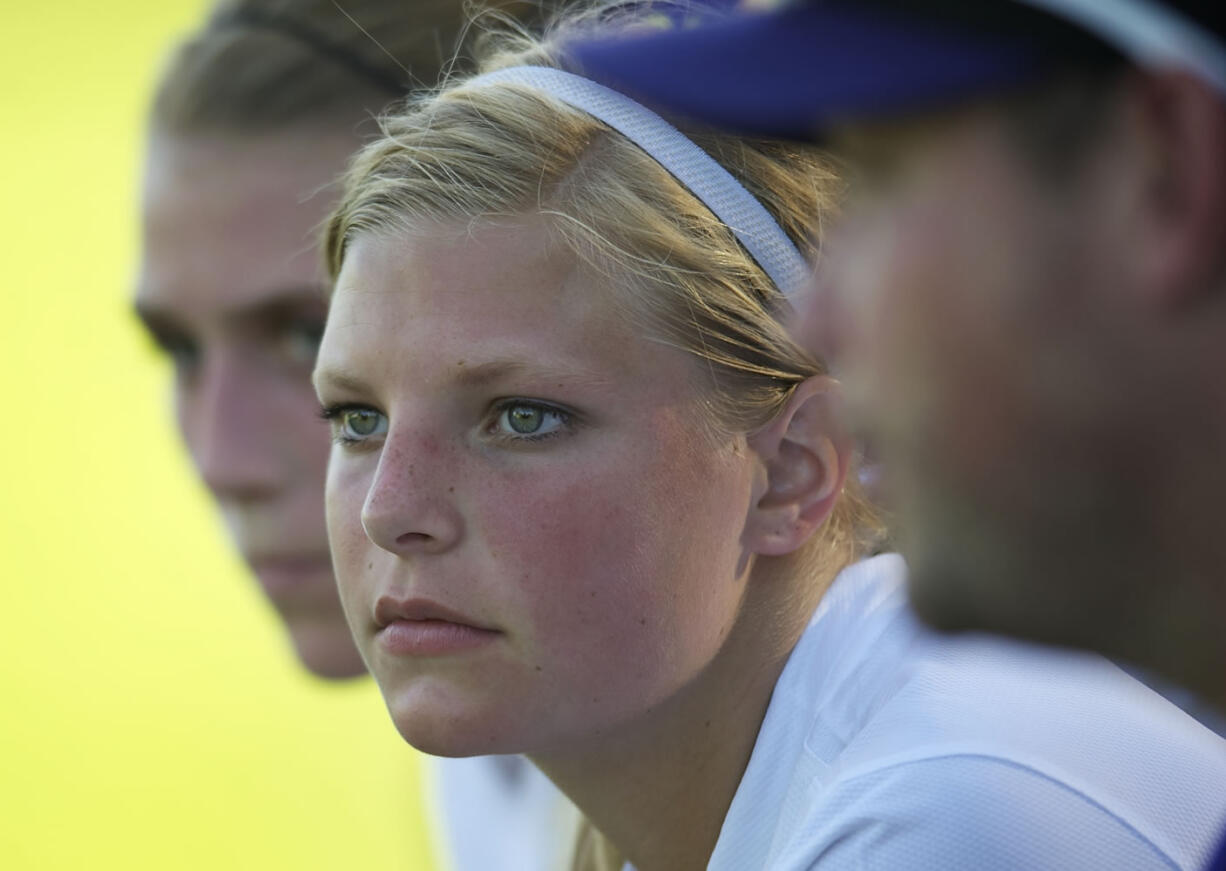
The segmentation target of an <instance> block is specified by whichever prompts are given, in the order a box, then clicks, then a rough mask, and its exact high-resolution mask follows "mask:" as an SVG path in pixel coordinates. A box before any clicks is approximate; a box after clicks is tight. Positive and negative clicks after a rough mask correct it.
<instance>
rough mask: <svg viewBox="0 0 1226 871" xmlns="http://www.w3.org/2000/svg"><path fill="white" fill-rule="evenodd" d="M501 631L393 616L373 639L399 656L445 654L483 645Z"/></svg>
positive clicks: (441, 621)
mask: <svg viewBox="0 0 1226 871" xmlns="http://www.w3.org/2000/svg"><path fill="white" fill-rule="evenodd" d="M501 634H502V633H500V632H496V631H494V630H492V629H479V628H477V627H476V626H469V625H467V624H465V623H453V622H451V621H448V620H433V619H428V620H406V619H395V620H392V621H391V622H390V623H388V624H387V625H386V626H384V627H383V628H382V629H379V630H378V631H377V632H376V633H375V639H376V641H377V642H378V643H379V644H380V645H382V646H383V648H384V649H386V650H387V651H388V652H389V653H393V654H397V655H400V656H446V655H448V654H454V653H463V652H465V651H469V650H474V649H476V648H478V647H482V646H484V645H486V644H488V643H490V642H491V641H493V640H494V639H496V638H497V637H498V636H499V635H501Z"/></svg>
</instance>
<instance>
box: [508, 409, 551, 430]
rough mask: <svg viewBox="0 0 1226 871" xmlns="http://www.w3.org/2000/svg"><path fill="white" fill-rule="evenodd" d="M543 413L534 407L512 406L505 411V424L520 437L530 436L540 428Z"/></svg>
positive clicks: (543, 418)
mask: <svg viewBox="0 0 1226 871" xmlns="http://www.w3.org/2000/svg"><path fill="white" fill-rule="evenodd" d="M544 420H545V411H544V409H542V408H541V407H539V406H535V405H513V406H511V407H510V408H508V409H507V423H508V424H509V425H510V427H511V429H513V430H515V432H517V433H519V434H520V435H531V434H532V433H534V432H536V431H537V430H539V429H540V428H541V423H543V422H544Z"/></svg>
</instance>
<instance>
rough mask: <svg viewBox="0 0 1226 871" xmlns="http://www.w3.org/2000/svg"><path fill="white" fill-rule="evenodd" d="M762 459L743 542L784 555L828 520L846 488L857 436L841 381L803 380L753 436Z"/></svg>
mask: <svg viewBox="0 0 1226 871" xmlns="http://www.w3.org/2000/svg"><path fill="white" fill-rule="evenodd" d="M749 447H750V449H751V450H752V451H753V452H754V453H755V454H756V455H757V457H758V459H759V461H760V462H761V474H760V476H759V480H758V482H757V483H756V485H755V487H754V502H753V504H752V505H751V506H750V509H749V516H748V517H747V518H746V523H745V531H744V533H743V536H742V541H743V543H744V545H745V548H746V550H747V551H749V552H752V553H758V554H763V555H767V556H779V555H782V554H786V553H791V552H792V551H794V550H796V549H798V548H799V547H801V545H803V544H804V543H805V542H806V541H808V540H809V537H810V536H811V535H813V533H814V532H815V531H816V530H817V529H818V528H819V527H820V526H821V525H822V524H823V523H824V522H825V521H826V518H827V517H829V516H830V512H831V511H832V510H833V509H834V505H835V502H836V501H837V500H838V497H839V495H840V494H841V493H842V492H843V482H844V480H845V479H846V477H847V467H848V463H849V462H850V458H851V452H852V439H851V437H850V435H849V433H848V431H847V427H846V424H845V421H844V417H843V394H842V390H841V388H840V387H839V383H838V382H837V381H835V380H834V379H833V378H830V377H827V376H824V375H815V376H813V377H812V378H809V379H807V380H806V381H803V382H801V384H799V385H798V386H797V387H796V389H795V390H794V391H793V392H792V395H791V397H790V398H789V399H788V402H787V404H786V405H785V406H784V407H783V410H782V411H780V412H779V414H778V415H777V416H776V417H775V419H774V420H772V421H771V422H770V423H768V424H767V425H766V426H764V427H763V428H762V429H760V430H758V431H757V432H755V433H753V434H752V435H751V436H750V437H749Z"/></svg>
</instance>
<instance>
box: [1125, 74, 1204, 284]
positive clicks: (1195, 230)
mask: <svg viewBox="0 0 1226 871" xmlns="http://www.w3.org/2000/svg"><path fill="white" fill-rule="evenodd" d="M1142 87H1143V90H1142V92H1141V97H1140V100H1139V103H1138V105H1139V113H1140V114H1139V118H1138V121H1137V123H1138V124H1140V125H1143V130H1144V135H1145V136H1146V137H1147V138H1149V139H1150V140H1151V142H1152V144H1153V147H1154V149H1155V151H1156V161H1155V169H1154V178H1153V181H1152V182H1151V184H1150V191H1151V192H1150V195H1149V200H1150V213H1151V215H1152V218H1151V221H1150V222H1149V223H1150V226H1149V231H1148V232H1149V234H1150V237H1151V238H1150V239H1149V240H1148V241H1149V244H1148V245H1147V246H1146V248H1147V250H1149V252H1150V256H1149V258H1148V263H1147V265H1146V270H1145V271H1146V272H1148V274H1149V284H1150V286H1151V287H1153V288H1154V289H1155V294H1156V295H1155V299H1156V302H1157V303H1158V304H1159V305H1163V306H1183V305H1189V304H1196V303H1197V302H1198V301H1200V300H1201V299H1202V298H1203V296H1204V295H1205V294H1207V293H1212V292H1214V291H1215V290H1219V288H1217V285H1220V276H1221V274H1222V268H1223V265H1224V262H1226V161H1224V160H1223V159H1222V155H1223V154H1226V104H1223V102H1222V99H1221V97H1220V96H1219V95H1218V94H1217V93H1216V92H1215V91H1214V90H1213V89H1212V88H1210V87H1209V86H1208V85H1206V84H1205V83H1204V82H1202V81H1201V80H1199V79H1198V78H1196V77H1194V76H1191V75H1187V74H1182V73H1171V74H1167V75H1153V76H1148V77H1146V80H1145V84H1144V85H1143V86H1142ZM1219 292H1220V291H1219Z"/></svg>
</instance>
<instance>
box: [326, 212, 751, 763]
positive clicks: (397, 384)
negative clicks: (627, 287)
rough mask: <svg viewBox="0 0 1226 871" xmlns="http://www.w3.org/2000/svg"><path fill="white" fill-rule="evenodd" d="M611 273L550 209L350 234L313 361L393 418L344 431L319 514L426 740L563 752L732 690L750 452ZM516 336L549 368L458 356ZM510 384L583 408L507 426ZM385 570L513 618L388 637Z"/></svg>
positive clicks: (390, 680) (349, 398)
mask: <svg viewBox="0 0 1226 871" xmlns="http://www.w3.org/2000/svg"><path fill="white" fill-rule="evenodd" d="M605 293H608V291H606V290H604V289H603V288H601V287H600V285H599V282H598V280H597V279H595V278H592V277H589V276H588V275H586V274H585V273H584V272H583V271H582V270H580V269H578V268H577V267H576V265H575V262H574V261H573V259H572V258H570V257H569V256H567V255H566V254H564V253H563V252H561V251H560V250H558V249H557V248H556V247H555V246H554V245H553V243H552V242H551V240H550V237H549V235H548V232H547V228H546V227H545V226H544V225H543V223H542V222H541V220H540V219H539V218H520V219H516V220H514V221H504V222H502V223H500V224H499V225H496V226H483V225H476V226H475V227H474V228H470V227H468V225H467V224H465V225H464V226H463V227H460V228H456V227H450V226H437V227H428V228H422V229H421V231H420V232H418V233H414V234H408V233H405V234H400V235H393V236H386V237H385V236H370V237H365V236H363V237H359V238H358V239H357V240H355V242H354V243H353V245H352V247H351V248H350V251H349V253H348V255H347V257H346V261H345V265H344V269H343V270H342V272H341V275H340V277H339V281H338V285H337V290H336V294H335V297H334V299H333V307H332V313H331V317H330V320H329V325H328V329H327V332H326V334H325V337H324V342H323V347H322V349H321V353H320V361H319V367H318V370H317V384H318V386H319V389H320V392H321V398H322V399H323V401H324V402H325V403H353V404H360V405H363V406H368V407H370V408H373V409H377V410H378V411H379V412H381V413H382V414H384V415H386V417H387V420H388V427H387V432H386V434H385V435H383V436H381V437H380V439H379V441H378V444H377V445H375V446H366V445H363V446H361V447H357V448H343V447H338V448H336V449H334V454H333V458H332V465H331V469H330V473H329V481H328V525H329V530H330V533H331V537H332V542H333V547H334V554H335V560H336V565H337V570H338V580H339V582H340V586H341V595H342V599H343V601H344V603H345V608H346V612H347V614H348V617H349V621H350V624H351V626H352V628H353V631H354V635H355V637H356V638H357V641H358V645H359V648H360V649H361V650H362V652H363V655H364V657H365V659H366V661H367V663H368V664H369V666H370V668H371V671H372V673H373V674H374V675H375V677H376V679H377V680H378V682H379V685H380V688H381V690H382V691H383V694H384V696H385V698H386V700H387V703H388V708H389V710H390V712H391V714H392V717H393V720H394V721H395V723H396V726H397V728H398V729H399V730H400V732H401V734H402V735H403V736H404V737H405V738H406V740H408V741H409V742H410V743H413V744H414V745H416V746H418V747H419V748H421V749H423V750H426V751H427V752H431V753H435V754H441V755H468V754H475V753H488V752H497V753H509V752H529V753H549V752H551V751H555V750H558V749H559V748H565V747H575V746H581V745H582V743H583V742H584V741H590V740H594V739H595V738H596V737H598V736H602V735H606V734H609V733H611V732H615V731H617V730H633V729H634V728H635V724H636V722H637V721H639V720H641V719H642V718H644V717H645V716H647V715H648V714H649V712H650V711H652V710H653V709H654V708H656V707H658V706H660V705H661V704H664V703H666V702H667V701H668V700H669V699H670V698H672V697H674V696H676V695H677V694H679V693H681V692H682V691H683V690H684V691H686V692H711V693H717V692H719V687H718V686H715V685H714V684H715V683H717V681H715V680H714V679H712V678H709V677H708V675H707V670H708V666H709V665H710V664H711V662H712V660H713V659H714V658H715V657H716V655H717V653H718V651H719V650H720V647H721V644H722V643H723V641H724V640H725V638H726V637H727V635H728V633H729V631H730V630H731V627H732V626H733V625H734V623H735V621H736V618H737V615H738V612H739V608H740V604H741V600H742V597H743V595H744V591H745V578H744V577H743V575H741V574H738V566H743V564H744V563H743V551H742V547H741V545H740V543H739V538H740V535H741V531H742V528H743V524H744V521H745V516H746V512H747V511H748V509H749V505H750V494H751V471H752V468H753V462H752V460H751V459H750V456H751V452H749V451H747V450H745V447H744V440H743V439H742V438H739V437H738V438H731V437H730V438H729V439H728V440H727V442H726V443H723V444H719V443H716V442H715V441H714V440H713V439H712V438H711V437H710V436H709V435H706V431H705V429H703V428H701V424H700V419H699V415H698V409H699V400H700V398H701V396H700V394H699V392H698V390H697V389H696V385H697V384H698V383H699V381H698V379H699V378H700V377H701V368H700V367H699V366H697V365H696V364H695V363H694V362H693V360H692V359H691V358H690V357H689V356H688V355H686V354H684V353H683V352H680V351H677V350H675V349H672V348H669V347H666V346H664V345H661V344H659V343H655V342H651V341H649V340H647V339H646V338H644V337H642V336H639V335H637V334H635V333H633V332H632V331H631V329H630V327H629V325H628V324H626V323H624V322H623V321H622V320H621V319H620V318H619V316H618V315H616V314H615V313H614V311H613V309H612V306H611V304H610V303H609V302H608V301H607V299H606V298H605V297H604V296H603V294H605ZM503 358H506V359H510V360H514V361H525V362H528V363H531V364H532V365H533V366H536V367H538V368H539V374H538V373H537V372H536V371H534V372H532V373H526V372H517V373H515V374H511V375H508V376H506V377H505V378H503V379H501V380H498V381H496V382H491V383H480V384H469V383H465V382H462V381H458V380H457V379H456V376H455V375H454V373H455V372H457V371H458V370H460V369H461V368H463V369H467V370H469V371H471V370H473V369H474V368H477V367H480V366H481V365H482V363H483V361H485V360H487V359H503ZM458 361H464V364H465V365H464V366H463V367H461V366H459V365H458ZM329 371H344V372H346V373H350V374H354V375H357V376H358V377H360V378H361V380H362V381H363V382H365V385H366V386H365V387H364V388H363V389H362V390H361V391H360V392H354V389H353V388H351V387H346V388H344V389H342V388H340V387H339V386H334V385H333V383H332V381H330V380H329V378H328V375H327V373H328V372H329ZM506 397H524V398H531V399H537V400H541V401H544V402H548V403H553V404H554V405H558V406H563V407H565V408H567V409H571V410H573V411H574V413H575V422H574V425H573V427H568V428H567V429H566V431H565V432H564V433H563V434H562V435H560V436H557V437H554V438H551V439H547V440H543V441H539V442H535V443H532V442H519V443H515V442H510V441H506V440H503V441H499V440H497V439H495V438H493V437H492V436H491V434H490V415H489V409H490V407H491V404H493V403H495V402H496V401H498V400H500V399H503V398H506ZM368 530H374V532H373V534H368ZM389 591H391V592H394V593H395V594H396V595H398V596H407V595H413V596H421V597H426V598H429V599H433V600H434V601H436V602H439V603H442V604H445V605H446V606H447V607H450V608H452V609H454V610H456V611H459V612H461V613H463V614H464V615H466V616H468V617H471V618H472V619H473V620H474V621H477V622H479V623H480V624H481V625H483V626H490V627H494V628H496V629H498V630H499V631H500V632H501V633H502V635H501V636H500V637H499V638H498V639H497V640H496V641H495V642H493V643H491V644H488V645H485V646H483V647H481V648H479V649H477V650H476V651H472V652H467V653H464V654H462V655H455V656H444V657H438V658H433V659H422V658H419V659H414V658H410V657H404V656H394V655H391V654H390V653H388V652H387V651H386V650H384V649H382V648H381V647H380V645H379V644H378V643H377V641H376V640H375V637H374V629H375V627H374V625H373V622H372V610H373V606H374V602H375V601H376V600H377V598H378V597H379V596H380V595H383V594H385V593H388V592H389ZM708 683H710V684H711V685H710V686H708V685H707V684H708ZM694 687H698V689H697V690H695V689H694Z"/></svg>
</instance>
